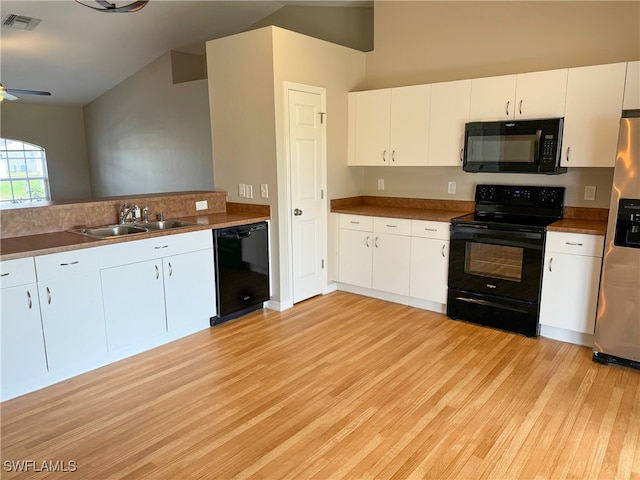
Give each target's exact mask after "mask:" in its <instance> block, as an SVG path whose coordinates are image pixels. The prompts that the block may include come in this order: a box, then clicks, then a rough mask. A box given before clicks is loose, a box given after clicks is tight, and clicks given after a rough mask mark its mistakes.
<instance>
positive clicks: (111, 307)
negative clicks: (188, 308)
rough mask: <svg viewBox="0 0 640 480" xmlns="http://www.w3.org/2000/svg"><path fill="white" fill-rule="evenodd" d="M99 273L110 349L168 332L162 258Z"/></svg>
mask: <svg viewBox="0 0 640 480" xmlns="http://www.w3.org/2000/svg"><path fill="white" fill-rule="evenodd" d="M100 275H101V277H102V296H103V298H104V312H105V322H106V325H107V340H108V344H109V350H110V351H115V350H118V349H122V348H126V347H133V346H136V345H143V344H144V343H145V342H146V341H147V340H148V339H152V338H153V337H157V336H159V335H163V334H166V332H167V323H166V317H165V307H164V285H163V284H164V277H163V272H162V260H161V259H157V260H148V261H146V262H140V263H133V264H130V265H123V266H121V267H113V268H107V269H105V270H102V271H101V272H100Z"/></svg>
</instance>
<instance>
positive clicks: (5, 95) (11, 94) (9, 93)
mask: <svg viewBox="0 0 640 480" xmlns="http://www.w3.org/2000/svg"><path fill="white" fill-rule="evenodd" d="M17 95H46V96H48V97H49V96H51V92H43V91H40V90H21V89H18V88H5V87H4V86H3V85H2V84H1V83H0V102H2V101H3V100H4V99H7V100H18V98H20V97H18V96H17Z"/></svg>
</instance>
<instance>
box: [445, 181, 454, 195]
mask: <svg viewBox="0 0 640 480" xmlns="http://www.w3.org/2000/svg"><path fill="white" fill-rule="evenodd" d="M447 193H448V194H450V195H454V194H455V193H456V182H449V183H448V184H447Z"/></svg>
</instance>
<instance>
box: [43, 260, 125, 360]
mask: <svg viewBox="0 0 640 480" xmlns="http://www.w3.org/2000/svg"><path fill="white" fill-rule="evenodd" d="M38 290H39V294H40V308H41V311H42V325H43V328H44V338H45V344H46V348H47V360H48V362H49V370H51V371H53V370H57V369H64V368H74V369H78V368H79V367H80V366H81V365H83V364H84V365H89V364H93V363H95V361H99V360H100V359H102V358H104V357H105V356H106V353H107V341H106V334H105V326H104V316H103V308H102V295H101V286H100V274H99V272H98V271H97V270H96V271H91V272H86V273H82V274H78V275H66V276H64V277H63V278H47V279H44V280H42V281H40V282H38ZM123 305H124V304H123Z"/></svg>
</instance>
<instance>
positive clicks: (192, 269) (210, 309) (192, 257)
mask: <svg viewBox="0 0 640 480" xmlns="http://www.w3.org/2000/svg"><path fill="white" fill-rule="evenodd" d="M162 262H163V266H162V270H163V272H164V291H165V305H166V311H167V329H168V330H169V332H171V333H174V332H178V333H181V334H186V333H193V332H197V331H198V330H203V329H205V328H207V327H209V325H210V323H209V319H210V318H211V317H213V316H215V314H216V295H215V284H214V275H215V273H214V269H213V250H200V251H197V252H190V253H185V254H182V255H175V256H172V257H168V258H164V259H163V260H162Z"/></svg>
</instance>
